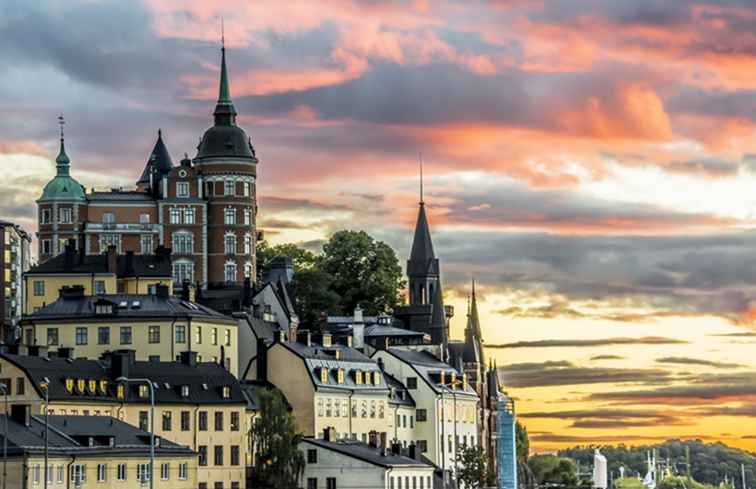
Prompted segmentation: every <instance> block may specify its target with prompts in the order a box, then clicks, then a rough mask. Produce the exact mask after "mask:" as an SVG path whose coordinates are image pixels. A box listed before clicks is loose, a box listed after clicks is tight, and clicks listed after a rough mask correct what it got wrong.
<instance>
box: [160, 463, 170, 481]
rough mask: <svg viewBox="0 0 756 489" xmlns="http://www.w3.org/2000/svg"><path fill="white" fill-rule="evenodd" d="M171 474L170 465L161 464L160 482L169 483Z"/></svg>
mask: <svg viewBox="0 0 756 489" xmlns="http://www.w3.org/2000/svg"><path fill="white" fill-rule="evenodd" d="M169 473H170V465H169V464H160V480H164V481H167V480H168V474H169Z"/></svg>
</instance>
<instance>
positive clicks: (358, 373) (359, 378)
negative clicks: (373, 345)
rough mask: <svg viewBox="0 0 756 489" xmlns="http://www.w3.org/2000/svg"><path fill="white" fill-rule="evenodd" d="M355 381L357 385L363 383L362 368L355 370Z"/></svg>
mask: <svg viewBox="0 0 756 489" xmlns="http://www.w3.org/2000/svg"><path fill="white" fill-rule="evenodd" d="M354 383H355V384H357V385H360V384H362V370H355V371H354Z"/></svg>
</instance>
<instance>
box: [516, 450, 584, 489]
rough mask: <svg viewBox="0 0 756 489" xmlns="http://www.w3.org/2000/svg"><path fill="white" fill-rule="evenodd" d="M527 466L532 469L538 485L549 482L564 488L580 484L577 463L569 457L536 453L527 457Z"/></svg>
mask: <svg viewBox="0 0 756 489" xmlns="http://www.w3.org/2000/svg"><path fill="white" fill-rule="evenodd" d="M528 466H529V467H530V468H531V470H532V471H533V474H534V475H535V479H536V482H537V483H538V485H543V484H550V485H557V486H560V487H566V488H575V487H578V486H579V485H580V480H579V478H578V476H577V465H576V464H575V462H574V461H573V460H571V459H568V458H562V457H557V456H556V455H536V456H535V457H530V458H529V459H528Z"/></svg>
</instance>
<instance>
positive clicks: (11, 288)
mask: <svg viewBox="0 0 756 489" xmlns="http://www.w3.org/2000/svg"><path fill="white" fill-rule="evenodd" d="M0 248H2V250H1V251H0V257H2V268H3V270H2V273H0V282H2V283H0V290H2V294H0V314H2V325H3V327H2V332H1V334H0V340H5V341H11V340H14V339H16V338H17V337H18V334H19V330H18V320H19V319H21V314H22V311H23V304H24V294H25V291H24V279H23V274H24V272H26V271H27V270H29V267H30V266H31V263H30V262H31V236H30V235H29V233H27V232H26V231H24V229H23V228H22V227H21V226H19V225H17V224H13V223H11V222H7V221H0Z"/></svg>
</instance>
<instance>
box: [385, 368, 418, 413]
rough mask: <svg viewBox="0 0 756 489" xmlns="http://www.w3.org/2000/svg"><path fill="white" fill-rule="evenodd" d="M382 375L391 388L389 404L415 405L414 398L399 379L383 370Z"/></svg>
mask: <svg viewBox="0 0 756 489" xmlns="http://www.w3.org/2000/svg"><path fill="white" fill-rule="evenodd" d="M383 375H384V376H385V377H386V384H387V385H388V386H389V388H390V389H391V394H390V395H389V404H398V405H400V406H414V405H415V399H414V398H413V397H412V394H410V391H409V390H408V389H407V387H406V386H405V385H404V384H402V383H401V382H400V381H399V379H397V378H396V377H394V376H393V375H389V374H387V373H386V372H384V373H383Z"/></svg>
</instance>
